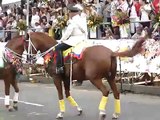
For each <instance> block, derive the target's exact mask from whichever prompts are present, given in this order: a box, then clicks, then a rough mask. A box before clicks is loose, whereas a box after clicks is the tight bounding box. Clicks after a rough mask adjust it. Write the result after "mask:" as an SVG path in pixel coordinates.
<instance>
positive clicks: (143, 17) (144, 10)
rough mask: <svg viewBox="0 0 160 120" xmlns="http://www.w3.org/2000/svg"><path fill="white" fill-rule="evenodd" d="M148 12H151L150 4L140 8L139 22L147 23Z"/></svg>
mask: <svg viewBox="0 0 160 120" xmlns="http://www.w3.org/2000/svg"><path fill="white" fill-rule="evenodd" d="M149 11H151V6H150V4H146V5H144V6H142V7H141V21H146V22H147V21H149V20H150V19H149Z"/></svg>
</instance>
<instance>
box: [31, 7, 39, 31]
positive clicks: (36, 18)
mask: <svg viewBox="0 0 160 120" xmlns="http://www.w3.org/2000/svg"><path fill="white" fill-rule="evenodd" d="M39 21H40V16H39V14H38V12H37V11H36V8H33V9H32V18H31V27H33V28H34V27H35V23H36V22H39Z"/></svg>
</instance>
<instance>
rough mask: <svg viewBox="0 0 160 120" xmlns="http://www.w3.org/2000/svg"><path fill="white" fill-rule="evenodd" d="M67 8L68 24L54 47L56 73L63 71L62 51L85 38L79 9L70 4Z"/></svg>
mask: <svg viewBox="0 0 160 120" xmlns="http://www.w3.org/2000/svg"><path fill="white" fill-rule="evenodd" d="M68 10H69V21H68V26H67V28H66V31H65V33H64V34H63V36H62V38H61V39H60V42H59V44H58V45H57V46H56V47H55V50H56V52H57V58H56V61H57V63H56V73H57V74H61V73H64V63H63V54H62V53H63V51H64V50H66V49H68V48H70V47H72V46H76V45H77V44H78V43H80V42H81V41H83V40H85V39H86V34H87V33H86V30H85V29H84V28H85V27H86V26H84V25H83V24H81V20H82V19H83V18H82V17H81V16H80V9H79V8H78V7H76V6H75V5H70V6H69V7H68Z"/></svg>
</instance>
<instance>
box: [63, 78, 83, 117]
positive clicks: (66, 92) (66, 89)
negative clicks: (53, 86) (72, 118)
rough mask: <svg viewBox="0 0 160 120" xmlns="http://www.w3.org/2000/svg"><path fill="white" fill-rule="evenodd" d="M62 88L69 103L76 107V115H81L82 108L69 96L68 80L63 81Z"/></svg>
mask: <svg viewBox="0 0 160 120" xmlns="http://www.w3.org/2000/svg"><path fill="white" fill-rule="evenodd" d="M64 88H65V95H66V98H67V100H68V101H69V103H70V104H71V105H72V106H73V107H76V108H77V110H78V115H81V114H82V108H81V107H80V106H79V105H78V104H77V102H76V101H75V100H74V98H73V97H72V96H71V94H70V80H64Z"/></svg>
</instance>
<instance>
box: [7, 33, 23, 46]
mask: <svg viewBox="0 0 160 120" xmlns="http://www.w3.org/2000/svg"><path fill="white" fill-rule="evenodd" d="M21 38H22V35H17V36H15V37H13V38H12V39H11V40H9V41H8V42H7V44H6V47H9V46H13V45H14V44H16V45H17V44H20V42H19V41H18V42H17V40H20V39H21ZM22 42H23V41H22Z"/></svg>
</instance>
